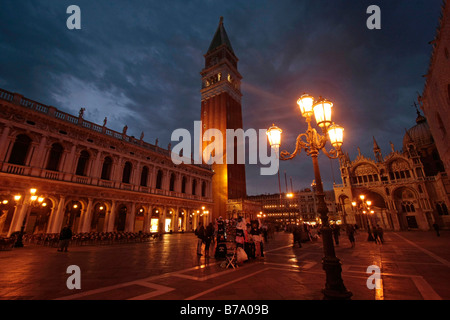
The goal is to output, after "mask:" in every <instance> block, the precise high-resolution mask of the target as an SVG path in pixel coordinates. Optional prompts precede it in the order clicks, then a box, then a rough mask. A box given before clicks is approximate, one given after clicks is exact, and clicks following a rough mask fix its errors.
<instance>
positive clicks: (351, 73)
mask: <svg viewBox="0 0 450 320" xmlns="http://www.w3.org/2000/svg"><path fill="white" fill-rule="evenodd" d="M71 4H73V3H71V2H69V1H51V2H49V1H20V2H18V1H12V0H3V1H2V10H0V21H1V22H0V60H1V61H2V62H3V63H2V66H1V69H0V85H1V86H2V87H3V88H4V89H6V90H9V91H14V92H20V93H22V94H23V95H24V96H26V97H29V98H31V99H34V100H37V101H40V102H42V103H45V104H49V105H53V106H55V107H57V108H59V109H62V110H67V111H69V112H72V113H75V114H76V112H77V110H79V108H80V107H81V106H84V107H85V108H86V118H87V120H89V121H92V122H97V123H102V121H103V118H104V117H105V116H107V117H108V119H110V120H108V126H111V128H112V129H114V130H116V131H121V130H122V127H123V126H124V125H125V124H127V125H128V127H129V130H128V132H129V133H130V134H132V135H136V136H139V135H140V132H141V131H144V132H145V139H146V140H147V141H149V142H154V139H156V138H158V139H159V141H160V142H161V145H166V144H168V143H169V142H170V135H171V132H172V131H173V130H175V129H177V128H187V129H190V128H192V127H193V121H195V120H199V119H200V103H201V102H200V87H201V78H200V74H199V73H200V71H201V70H202V68H203V67H204V59H203V54H204V53H205V52H206V50H207V48H208V46H209V43H210V41H211V40H212V37H213V35H214V32H215V30H216V28H217V24H218V21H219V17H220V16H224V18H225V19H224V23H225V28H226V30H227V33H228V36H229V38H230V41H231V43H232V45H233V49H234V51H235V53H236V55H237V56H238V58H239V59H240V60H239V70H240V72H241V74H242V75H243V77H244V79H243V84H242V92H243V99H242V102H243V116H244V119H243V121H244V127H245V128H255V129H260V128H267V127H269V126H270V125H271V124H272V123H276V124H277V125H278V126H280V127H282V128H283V130H284V134H283V137H284V145H285V146H286V148H287V149H289V147H291V148H293V144H294V141H295V138H296V136H297V134H298V133H300V132H302V131H303V130H305V128H306V127H305V123H304V120H303V119H302V118H301V116H300V114H299V111H298V108H297V106H296V103H295V102H296V100H297V98H298V97H299V95H301V94H302V93H303V92H308V93H310V94H312V95H314V96H319V95H321V96H324V97H326V98H329V99H330V100H332V101H333V102H334V103H335V112H334V115H335V119H336V122H338V123H339V124H341V125H343V126H344V127H345V133H346V141H345V145H344V147H345V148H346V150H347V151H349V152H350V154H351V155H353V156H354V155H356V147H358V146H359V147H360V148H361V150H362V152H363V153H364V154H366V155H368V156H370V154H371V149H372V136H375V137H376V138H377V141H378V143H379V144H380V147H381V148H382V149H383V148H386V149H388V148H389V147H388V143H389V141H393V142H394V144H395V145H396V147H397V146H398V148H400V146H401V141H402V139H403V134H404V128H405V127H406V128H409V127H411V126H413V125H414V124H415V123H414V119H415V116H416V115H415V111H414V109H413V108H412V107H411V105H412V103H413V101H414V99H415V98H416V92H417V91H419V92H420V91H421V90H422V88H423V84H424V79H423V78H422V75H423V74H424V73H426V70H427V67H428V61H429V58H430V53H431V47H430V46H429V45H428V42H429V41H430V40H432V39H433V37H434V35H435V27H436V26H437V19H438V17H439V13H440V5H441V0H410V1H407V0H397V1H388V0H379V1H377V4H378V5H379V6H380V8H381V11H382V30H378V31H369V30H368V29H367V28H366V26H365V25H366V19H367V17H368V15H367V14H366V9H367V7H368V6H369V5H371V4H373V3H372V2H371V1H368V0H361V1H357V2H355V1H345V0H314V1H313V0H303V1H299V0H295V1H294V0H291V1H289V0H283V1H264V0H249V1H227V2H225V3H223V2H217V1H201V0H194V1H175V0H174V1H137V0H132V1H127V2H121V1H114V2H112V1H105V0H99V1H95V2H94V1H83V0H80V1H77V5H78V6H79V7H80V8H81V16H82V29H81V30H79V31H73V30H72V31H71V30H68V29H67V28H66V19H67V17H68V15H67V14H66V8H67V7H68V6H69V5H71ZM322 167H323V176H324V182H325V183H326V185H327V186H328V187H330V186H331V184H330V183H331V181H332V176H333V173H334V175H335V180H336V181H337V182H339V181H340V177H339V176H338V175H339V172H338V170H337V167H338V165H337V163H335V165H334V168H333V171H332V170H331V165H330V162H329V160H328V159H321V168H322ZM257 170H258V171H259V169H258V168H256V167H255V166H248V168H247V177H248V181H247V184H248V192H249V194H254V193H261V192H266V191H265V190H264V189H262V188H261V187H259V185H261V181H270V183H267V184H266V185H270V186H272V187H270V188H269V187H268V189H267V190H269V189H270V190H271V192H276V191H278V179H277V178H276V176H275V178H264V177H259V175H258V173H257V172H258V171H257ZM281 170H282V175H283V174H284V170H286V173H287V176H288V177H289V176H290V177H292V178H293V180H294V183H293V184H294V188H300V187H302V186H308V185H309V184H310V182H311V181H312V179H313V178H314V177H312V173H311V164H310V159H307V157H306V156H305V155H302V156H301V157H300V158H299V159H295V160H293V161H291V163H287V162H286V163H283V164H282V169H281ZM263 179H269V180H263ZM270 179H272V180H273V179H275V180H273V181H272V180H270ZM288 179H289V178H288ZM288 185H290V183H289V181H288Z"/></svg>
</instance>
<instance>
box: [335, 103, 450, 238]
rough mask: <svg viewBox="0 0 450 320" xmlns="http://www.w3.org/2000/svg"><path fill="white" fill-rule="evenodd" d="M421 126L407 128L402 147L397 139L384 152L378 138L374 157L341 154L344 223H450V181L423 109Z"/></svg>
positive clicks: (416, 226)
mask: <svg viewBox="0 0 450 320" xmlns="http://www.w3.org/2000/svg"><path fill="white" fill-rule="evenodd" d="M417 113H418V114H417V119H416V125H415V126H413V127H412V128H410V129H409V130H406V132H405V135H404V138H403V146H402V149H401V150H397V149H396V148H395V146H394V145H393V144H392V143H391V150H390V152H389V154H387V155H385V156H384V155H383V154H382V150H381V148H380V147H379V146H378V143H377V141H376V140H375V138H373V152H374V158H369V157H366V156H364V155H362V154H361V152H360V151H359V155H358V156H357V157H356V159H354V160H351V159H350V158H349V156H348V153H344V154H343V155H342V156H341V157H340V171H341V177H342V184H340V185H334V191H335V196H336V202H337V203H338V206H339V208H340V214H341V216H342V220H343V221H344V223H350V224H357V225H359V226H362V227H368V226H369V227H371V226H372V227H373V226H376V225H379V226H381V227H383V228H385V229H388V230H429V229H431V228H432V227H433V224H435V223H437V224H438V225H440V227H446V228H448V227H450V216H449V211H448V208H449V205H450V181H449V179H448V176H447V174H446V173H445V169H444V166H443V163H442V161H441V159H440V157H439V153H438V151H437V148H436V144H435V142H434V139H433V136H432V134H431V130H430V127H429V125H428V122H427V119H426V118H425V117H423V116H422V115H421V114H420V113H419V111H417Z"/></svg>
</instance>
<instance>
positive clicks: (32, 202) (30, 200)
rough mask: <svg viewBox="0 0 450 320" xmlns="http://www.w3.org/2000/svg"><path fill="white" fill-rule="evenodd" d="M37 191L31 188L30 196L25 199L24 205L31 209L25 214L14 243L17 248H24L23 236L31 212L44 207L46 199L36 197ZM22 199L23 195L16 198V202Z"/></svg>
mask: <svg viewBox="0 0 450 320" xmlns="http://www.w3.org/2000/svg"><path fill="white" fill-rule="evenodd" d="M36 192H37V189H36V188H31V189H30V196H29V197H25V198H24V204H26V205H28V206H29V207H30V208H29V209H28V210H27V212H26V213H25V217H24V218H23V222H22V226H21V227H20V232H19V234H18V236H17V240H16V242H15V243H14V247H15V248H22V247H23V234H24V232H25V225H26V223H27V219H28V215H29V214H30V213H31V210H32V208H33V207H39V206H40V205H42V203H43V201H44V198H43V197H39V196H37V195H36ZM21 198H22V196H21V195H16V196H14V200H15V201H16V202H18V201H19V200H20V199H21Z"/></svg>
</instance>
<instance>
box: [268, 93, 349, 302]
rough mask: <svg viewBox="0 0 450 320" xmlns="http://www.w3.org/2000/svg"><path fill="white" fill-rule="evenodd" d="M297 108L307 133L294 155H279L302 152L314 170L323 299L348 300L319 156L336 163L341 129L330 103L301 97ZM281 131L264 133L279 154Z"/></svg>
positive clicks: (302, 135) (340, 141)
mask: <svg viewBox="0 0 450 320" xmlns="http://www.w3.org/2000/svg"><path fill="white" fill-rule="evenodd" d="M297 104H298V106H299V108H300V112H301V114H302V116H303V117H305V118H306V123H307V124H308V130H307V131H306V133H302V134H300V135H299V136H298V137H297V141H296V146H295V150H294V152H293V153H289V152H287V151H282V152H281V153H280V159H281V160H290V159H292V158H294V157H295V156H296V155H297V154H299V153H300V152H301V150H302V149H303V150H305V152H306V154H307V155H309V156H311V158H312V161H313V167H314V176H315V183H316V197H317V201H318V208H317V211H318V212H319V214H320V218H321V221H322V236H323V250H324V254H325V257H324V258H323V260H322V264H323V269H324V270H325V273H326V283H325V289H324V290H323V293H324V297H325V298H326V299H350V297H351V296H352V293H351V292H350V291H348V290H347V289H346V288H345V286H344V282H343V280H342V277H341V273H342V266H341V263H340V260H339V259H338V258H337V257H336V253H335V250H334V244H333V235H332V230H331V228H330V225H329V221H328V208H327V205H326V203H325V193H324V191H323V186H322V178H321V175H320V169H319V162H318V155H319V151H320V150H322V151H323V152H324V153H325V155H326V156H327V157H329V158H330V159H336V158H337V157H338V156H339V154H340V148H341V146H342V144H343V137H344V128H342V127H341V126H338V125H336V124H334V123H333V122H332V121H331V109H332V107H333V103H332V102H331V101H328V100H326V99H322V98H319V99H318V100H317V101H315V100H314V97H312V96H310V95H308V94H304V95H302V96H301V97H300V98H299V99H298V101H297ZM313 115H314V117H315V119H316V123H317V125H318V126H319V127H320V128H321V129H322V134H319V133H318V132H317V131H316V129H314V128H312V126H311V119H312V116H313ZM281 133H282V130H281V129H280V128H278V127H277V126H275V125H273V126H272V127H270V128H269V129H268V131H267V136H268V139H269V143H270V145H271V147H272V148H273V149H275V151H278V149H279V147H280V145H281ZM328 141H329V142H330V143H331V145H332V146H333V147H334V148H335V149H332V150H330V151H327V150H326V149H325V146H326V143H327V142H328Z"/></svg>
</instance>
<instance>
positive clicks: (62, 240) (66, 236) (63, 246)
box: [58, 225, 72, 252]
mask: <svg viewBox="0 0 450 320" xmlns="http://www.w3.org/2000/svg"><path fill="white" fill-rule="evenodd" d="M71 239H72V230H71V229H70V226H69V225H66V226H65V227H64V228H63V229H62V230H61V233H60V234H59V249H58V251H59V252H63V251H64V252H67V248H68V247H69V242H70V240H71Z"/></svg>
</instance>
